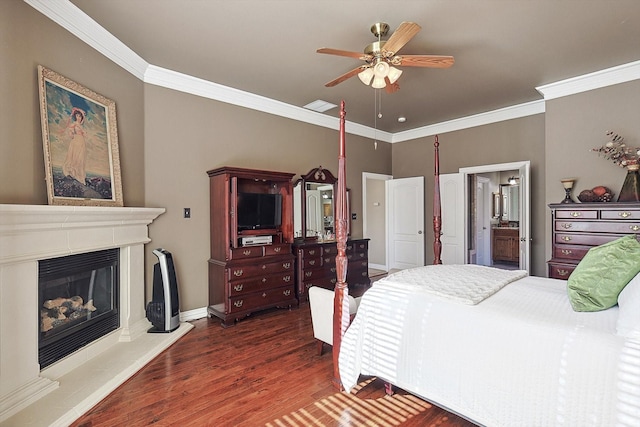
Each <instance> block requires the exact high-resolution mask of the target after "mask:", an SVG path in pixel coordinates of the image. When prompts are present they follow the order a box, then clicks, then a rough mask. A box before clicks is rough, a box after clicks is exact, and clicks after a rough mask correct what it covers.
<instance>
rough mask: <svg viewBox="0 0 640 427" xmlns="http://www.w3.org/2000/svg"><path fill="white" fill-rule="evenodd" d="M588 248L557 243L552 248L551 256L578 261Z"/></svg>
mask: <svg viewBox="0 0 640 427" xmlns="http://www.w3.org/2000/svg"><path fill="white" fill-rule="evenodd" d="M589 249H591V247H589V246H571V245H557V246H555V247H554V248H553V257H554V258H560V259H571V260H576V261H580V260H581V259H582V258H584V256H585V255H586V254H587V252H589Z"/></svg>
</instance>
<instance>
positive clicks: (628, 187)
mask: <svg viewBox="0 0 640 427" xmlns="http://www.w3.org/2000/svg"><path fill="white" fill-rule="evenodd" d="M638 169H640V165H637V164H634V165H627V176H626V177H625V179H624V183H623V184H622V190H620V195H619V196H618V201H619V202H640V173H638Z"/></svg>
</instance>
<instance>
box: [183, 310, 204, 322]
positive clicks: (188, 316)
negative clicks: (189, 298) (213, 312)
mask: <svg viewBox="0 0 640 427" xmlns="http://www.w3.org/2000/svg"><path fill="white" fill-rule="evenodd" d="M207 316H208V313H207V307H202V308H195V309H193V310H188V311H181V312H180V321H181V322H188V321H189V320H197V319H202V318H203V317H207Z"/></svg>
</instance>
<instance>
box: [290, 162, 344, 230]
mask: <svg viewBox="0 0 640 427" xmlns="http://www.w3.org/2000/svg"><path fill="white" fill-rule="evenodd" d="M336 182H337V179H336V178H335V177H334V176H333V174H332V173H331V172H329V171H328V170H325V169H322V166H320V167H318V168H315V169H312V170H310V171H309V172H308V173H307V174H306V175H303V176H302V178H300V179H299V180H298V182H297V183H296V184H295V186H294V188H293V226H294V236H295V237H296V238H305V239H306V238H321V239H327V240H329V239H333V238H334V236H335V228H334V210H335V208H334V192H335V185H336Z"/></svg>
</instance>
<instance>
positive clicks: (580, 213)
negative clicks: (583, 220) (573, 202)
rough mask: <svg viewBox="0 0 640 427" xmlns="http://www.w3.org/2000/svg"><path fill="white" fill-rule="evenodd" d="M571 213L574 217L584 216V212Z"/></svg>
mask: <svg viewBox="0 0 640 427" xmlns="http://www.w3.org/2000/svg"><path fill="white" fill-rule="evenodd" d="M569 215H571V216H572V217H574V218H578V217H579V216H582V212H571V213H570V214H569Z"/></svg>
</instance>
